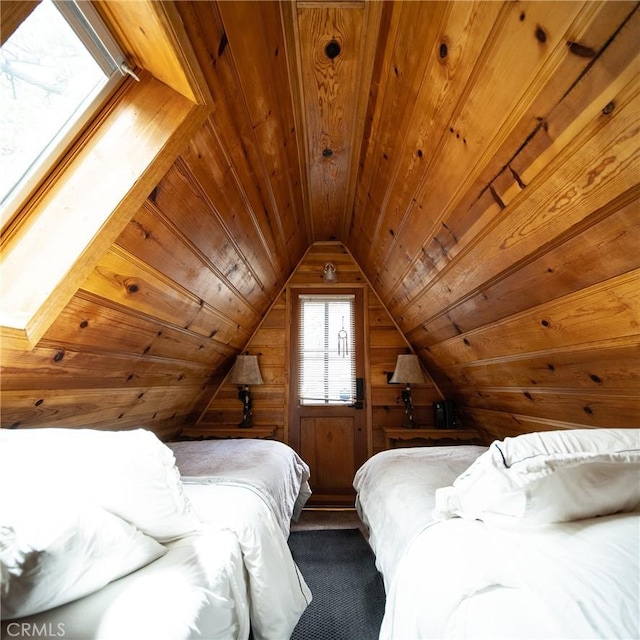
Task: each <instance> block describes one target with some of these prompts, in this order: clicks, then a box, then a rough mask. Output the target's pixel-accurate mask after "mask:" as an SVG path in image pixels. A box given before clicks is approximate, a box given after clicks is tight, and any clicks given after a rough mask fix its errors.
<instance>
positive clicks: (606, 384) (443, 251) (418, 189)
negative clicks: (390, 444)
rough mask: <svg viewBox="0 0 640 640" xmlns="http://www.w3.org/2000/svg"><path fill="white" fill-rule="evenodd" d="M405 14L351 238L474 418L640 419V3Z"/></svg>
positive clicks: (547, 423) (495, 432)
mask: <svg viewBox="0 0 640 640" xmlns="http://www.w3.org/2000/svg"><path fill="white" fill-rule="evenodd" d="M388 24H389V25H390V26H389V29H388V36H387V39H386V45H385V46H386V54H385V56H384V59H383V60H382V62H381V63H380V65H379V66H378V67H377V69H376V72H375V75H376V82H374V85H373V86H374V87H375V89H376V94H375V95H374V98H373V99H372V101H371V102H370V112H369V114H368V117H369V122H370V124H369V126H368V130H369V131H370V135H369V137H368V138H367V139H366V140H365V141H364V143H363V152H362V156H361V162H362V163H363V169H362V172H361V174H360V177H359V184H358V189H357V193H356V207H355V210H354V214H353V220H352V227H351V228H352V232H351V234H350V236H349V238H348V239H347V242H346V244H347V246H348V247H349V248H350V249H351V250H352V252H353V254H354V256H355V258H356V260H358V262H359V264H361V265H362V268H363V271H364V273H365V274H366V275H367V276H368V277H369V279H370V280H371V282H372V284H373V286H374V287H375V289H376V290H377V292H378V294H379V295H380V296H381V299H382V301H383V302H384V303H385V304H386V305H387V307H388V309H389V311H390V312H391V315H392V316H393V317H394V318H395V319H396V320H397V322H398V324H399V326H400V328H401V329H402V330H403V331H404V333H405V335H406V336H407V338H408V339H409V341H410V342H411V344H412V345H413V347H414V348H415V349H416V350H417V352H418V353H419V355H420V357H421V358H422V360H423V362H424V363H425V364H426V366H427V367H428V368H429V370H430V371H431V372H432V374H433V376H434V378H435V380H436V382H437V383H438V384H439V385H440V387H441V388H442V389H443V391H445V393H446V394H447V396H449V397H451V398H452V399H454V400H455V401H456V402H457V404H458V406H459V408H460V411H461V413H462V417H463V421H464V423H465V426H479V427H481V428H484V429H486V430H488V431H489V432H490V433H491V435H492V436H494V437H503V436H505V435H512V434H517V433H522V432H527V431H533V430H539V429H551V428H573V427H613V426H619V427H633V426H635V427H637V426H638V425H639V424H640V403H639V402H638V398H639V395H640V393H639V392H640V357H639V356H640V297H639V296H640V252H639V251H638V247H639V246H640V211H639V201H638V197H639V195H640V172H639V171H638V166H640V165H639V161H640V148H639V145H638V139H639V135H638V134H639V132H640V118H639V116H640V110H639V109H638V104H640V96H639V92H640V81H639V74H638V70H639V64H640V45H639V43H640V38H639V37H638V36H639V34H640V11H638V6H637V4H636V3H561V2H558V3H545V2H542V3H536V2H533V3H506V4H499V3H486V4H484V5H474V4H472V3H450V4H447V5H444V4H440V3H397V4H394V5H393V7H392V13H391V18H390V20H389V22H388ZM410 25H411V29H413V30H414V31H411V30H410ZM417 25H421V26H420V27H418V26H417ZM431 30H433V33H431ZM409 32H414V33H415V38H416V40H411V39H409V38H406V37H404V36H405V34H407V33H409ZM472 33H473V37H471V35H470V34H472ZM516 36H517V37H516ZM420 39H422V40H424V41H430V42H432V43H434V44H435V43H437V42H438V41H440V42H441V43H442V45H441V46H440V49H439V51H440V56H441V59H440V64H439V65H438V64H435V63H434V58H435V57H436V51H437V50H438V49H437V48H436V47H429V46H427V47H425V48H417V47H416V46H415V45H416V41H417V40H420ZM409 61H411V64H409ZM423 150H425V151H424V152H423ZM427 150H428V152H427ZM372 221H375V223H374V224H372Z"/></svg>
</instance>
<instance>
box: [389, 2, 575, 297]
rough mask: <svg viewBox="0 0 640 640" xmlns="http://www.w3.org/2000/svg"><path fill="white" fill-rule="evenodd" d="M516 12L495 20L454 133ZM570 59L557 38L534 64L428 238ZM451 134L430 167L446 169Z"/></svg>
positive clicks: (420, 190) (419, 196)
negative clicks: (541, 59) (548, 83)
mask: <svg viewBox="0 0 640 640" xmlns="http://www.w3.org/2000/svg"><path fill="white" fill-rule="evenodd" d="M583 10H584V9H583ZM516 11H518V12H519V11H521V9H520V5H518V6H516V5H509V4H505V5H504V7H503V10H502V11H501V13H500V15H499V16H498V19H497V20H496V23H495V25H494V29H493V30H492V32H491V34H490V35H489V37H488V38H487V41H486V42H485V46H484V47H483V49H482V53H481V55H480V56H479V57H478V60H477V63H476V64H475V65H474V68H473V71H472V73H471V74H470V76H469V79H468V82H467V85H466V90H465V91H464V92H463V93H462V94H461V96H460V99H459V101H458V103H457V105H456V107H455V109H454V110H453V112H452V114H451V120H450V122H451V128H453V129H454V130H456V129H457V127H456V125H455V123H456V122H458V121H460V120H461V119H462V118H463V117H464V113H465V112H466V111H468V109H469V100H470V99H471V96H472V95H473V94H475V93H477V91H478V89H477V87H478V86H479V84H478V83H479V81H480V79H482V77H483V73H486V70H487V68H488V60H489V59H490V58H491V57H492V55H494V53H495V51H496V50H498V49H499V47H500V46H501V44H502V43H503V42H509V40H507V39H505V38H504V37H502V36H503V33H504V31H505V30H506V29H508V28H509V25H510V22H509V18H511V17H512V16H513V14H514V13H515V12H516ZM545 46H547V45H545ZM567 55H569V54H568V51H567V47H566V44H565V41H564V39H563V38H561V37H557V38H556V43H555V46H554V47H553V49H552V50H551V51H549V52H548V53H547V54H546V55H545V57H544V61H543V62H538V61H536V62H535V67H536V68H537V73H535V75H534V76H533V77H531V78H530V79H529V78H528V84H527V85H526V86H523V87H522V89H521V91H520V94H519V95H518V96H517V97H514V98H513V100H512V102H511V108H510V109H505V110H504V115H502V117H501V121H500V122H499V123H498V122H495V124H494V126H493V131H494V134H493V135H492V137H491V140H490V142H489V141H487V144H485V145H483V146H482V147H481V152H480V154H479V156H478V157H477V159H476V160H475V161H474V163H473V165H472V166H470V167H469V168H468V170H467V171H466V172H465V174H464V178H463V179H462V180H461V181H460V182H459V183H457V187H456V188H455V190H454V192H452V193H451V195H450V196H449V200H448V203H447V204H446V205H445V206H443V207H442V208H441V209H440V210H439V213H438V214H436V217H435V219H434V222H433V225H432V227H431V229H430V230H429V232H428V233H426V232H425V236H426V237H428V238H431V237H433V236H434V235H435V233H434V230H435V229H437V228H438V227H439V226H440V225H441V223H442V222H443V221H444V220H446V219H447V217H448V216H449V215H450V213H451V211H453V210H454V209H455V206H456V204H457V203H458V201H459V200H461V199H462V198H463V196H464V194H465V193H466V192H467V191H468V189H469V188H471V187H472V186H473V184H474V182H475V180H476V179H477V177H478V176H479V175H480V174H481V173H482V169H483V167H484V166H486V164H487V163H488V162H489V161H490V160H491V159H492V158H493V157H494V156H495V153H496V151H497V149H499V148H501V146H502V145H503V144H504V142H505V140H506V139H507V137H508V135H509V134H510V133H511V131H512V129H513V128H514V126H515V125H516V123H517V122H518V121H519V120H520V119H521V118H522V116H523V115H524V114H525V113H526V111H527V109H528V107H529V105H530V103H531V101H532V100H533V99H534V97H535V95H536V94H537V93H538V92H539V91H540V90H541V88H544V86H545V83H546V80H547V79H548V78H549V77H551V76H552V75H553V71H554V70H555V69H556V68H557V66H558V65H559V64H560V62H561V61H562V59H563V58H564V57H565V56H567ZM543 70H546V73H545V74H543V73H542V72H543ZM541 78H544V80H545V82H542V81H541ZM448 134H449V130H446V129H443V130H442V132H441V135H440V137H439V140H438V144H437V146H436V149H437V151H436V153H434V154H432V158H431V163H430V166H431V167H433V166H444V165H445V164H446V163H445V162H443V157H442V156H443V154H444V152H445V149H446V147H447V143H448V142H449V141H450V140H451V139H452V138H451V136H450V135H448ZM430 181H433V178H432V176H431V173H430V172H425V174H424V175H423V177H422V179H421V181H420V183H419V184H418V186H417V188H416V191H415V193H414V196H413V198H412V199H411V200H410V204H409V208H408V210H407V211H406V212H405V215H404V217H403V220H405V221H406V220H407V218H408V217H409V215H410V214H411V211H412V210H414V209H415V207H416V206H417V203H418V202H423V201H424V195H425V193H428V192H429V190H430V189H433V184H430ZM401 234H402V229H398V230H397V232H396V234H395V236H394V239H393V240H394V246H397V244H398V241H399V238H400V236H401ZM421 255H422V248H421V249H420V250H419V251H418V252H417V253H415V254H414V257H413V259H411V260H410V261H409V265H408V266H407V268H406V269H405V273H406V272H408V271H409V270H410V269H411V266H412V265H413V264H414V262H415V261H416V260H418V259H419V258H420V256H421ZM388 262H389V254H387V256H386V263H388ZM388 271H389V270H388V269H387V272H388ZM404 275H405V274H404V273H403V274H401V275H400V277H397V278H396V286H395V287H394V288H393V289H391V290H390V292H389V294H388V296H385V300H386V301H387V302H388V298H389V297H391V296H392V295H393V294H394V293H395V291H396V290H397V287H398V286H399V283H401V282H402V281H403V279H404V278H403V277H402V276H404Z"/></svg>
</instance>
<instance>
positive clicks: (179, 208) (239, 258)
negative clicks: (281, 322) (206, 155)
mask: <svg viewBox="0 0 640 640" xmlns="http://www.w3.org/2000/svg"><path fill="white" fill-rule="evenodd" d="M185 164H186V166H184V165H185ZM175 179H177V180H180V181H181V182H182V183H183V185H184V187H185V188H187V189H189V192H188V193H190V194H191V196H192V198H193V200H194V201H195V202H188V201H183V199H184V198H185V197H186V195H188V193H187V194H185V193H184V192H182V191H179V190H178V189H179V188H180V185H176V184H175V182H174V180H175ZM196 181H197V185H196V184H194V182H196ZM230 191H231V189H230ZM165 192H168V193H169V195H166V193H165ZM235 193H236V194H237V193H238V192H237V191H235ZM152 196H153V197H149V198H148V199H147V201H146V203H148V205H149V206H147V204H145V205H144V210H145V211H150V206H151V205H153V206H155V207H156V208H158V209H159V210H160V211H162V212H163V213H164V214H165V217H166V218H167V219H173V218H174V217H175V218H176V222H175V225H176V226H179V227H180V230H181V232H182V233H183V235H184V236H185V237H186V238H187V239H188V241H189V242H191V243H192V244H193V245H194V246H195V247H196V248H198V249H199V250H200V251H201V252H202V253H203V254H204V255H206V256H207V258H208V260H209V262H212V263H216V264H219V266H218V270H219V271H221V272H222V273H225V274H228V275H226V277H227V278H229V279H230V282H232V281H231V278H234V279H238V280H239V285H238V286H242V287H244V288H246V289H247V291H248V295H252V296H253V297H254V298H260V297H261V296H264V297H266V296H267V295H268V294H267V290H268V289H270V288H271V286H273V283H274V282H277V281H278V279H279V278H278V277H277V276H276V273H275V271H274V270H273V267H272V265H270V260H269V255H268V254H267V253H266V252H265V253H264V254H262V253H260V246H261V245H254V244H253V243H252V242H251V238H250V237H249V236H248V235H247V234H245V233H242V230H243V229H245V228H246V226H245V225H244V224H243V223H242V221H240V220H238V218H237V216H236V215H235V211H234V208H233V207H232V206H229V207H227V208H226V210H227V211H230V212H231V211H234V215H230V216H229V218H231V220H233V224H234V225H235V226H234V228H233V229H232V228H231V227H230V226H229V225H228V224H227V223H226V222H225V221H224V219H223V216H222V215H221V214H220V213H219V212H220V210H221V209H223V208H224V205H225V204H227V203H223V204H222V205H221V204H220V203H217V204H214V202H213V200H212V199H211V198H210V197H209V194H208V190H207V189H206V188H205V187H204V185H203V184H202V182H201V181H200V180H198V177H197V176H196V175H195V174H194V173H193V171H192V169H191V165H189V164H188V163H186V160H184V157H181V159H180V161H179V162H176V164H174V166H173V167H172V169H171V170H170V171H169V172H167V174H165V177H164V178H163V181H162V182H161V183H160V185H159V186H158V190H156V191H155V192H154V194H152ZM138 215H140V214H138ZM218 240H222V241H221V242H219V241H218ZM263 248H264V247H263ZM270 267H271V268H270ZM258 270H260V271H261V273H262V277H261V276H260V274H259V273H258ZM243 280H244V283H245V284H243ZM243 290H244V289H243ZM254 306H255V305H254Z"/></svg>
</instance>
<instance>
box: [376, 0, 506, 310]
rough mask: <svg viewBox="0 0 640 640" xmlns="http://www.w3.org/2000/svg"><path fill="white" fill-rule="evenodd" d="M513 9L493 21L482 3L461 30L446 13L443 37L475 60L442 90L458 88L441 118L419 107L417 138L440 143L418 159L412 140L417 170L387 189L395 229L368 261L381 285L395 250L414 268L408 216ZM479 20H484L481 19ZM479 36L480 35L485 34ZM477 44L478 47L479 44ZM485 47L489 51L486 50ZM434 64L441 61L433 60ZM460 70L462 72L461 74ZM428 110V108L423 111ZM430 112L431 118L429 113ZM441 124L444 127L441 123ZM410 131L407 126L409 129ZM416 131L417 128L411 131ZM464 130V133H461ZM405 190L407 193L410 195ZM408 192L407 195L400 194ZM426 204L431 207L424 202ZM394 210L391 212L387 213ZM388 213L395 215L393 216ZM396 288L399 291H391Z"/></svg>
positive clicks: (434, 222) (432, 230)
mask: <svg viewBox="0 0 640 640" xmlns="http://www.w3.org/2000/svg"><path fill="white" fill-rule="evenodd" d="M455 6H456V7H469V6H471V5H469V4H467V3H462V4H456V5H455ZM496 6H498V5H497V3H492V4H491V5H489V7H490V8H491V9H492V10H494V11H495V9H494V7H496ZM507 11H508V9H505V5H503V6H502V7H501V8H500V11H499V12H498V13H497V15H496V17H495V19H493V20H492V23H491V25H489V24H487V21H488V20H489V19H490V18H491V17H492V15H493V14H491V13H489V12H488V11H487V8H486V7H485V6H482V5H478V7H477V9H476V12H473V13H472V12H470V13H469V14H468V16H469V17H468V18H467V20H466V21H465V23H464V25H463V27H461V28H458V29H456V28H455V26H454V25H452V24H451V22H452V20H453V19H455V18H456V13H455V12H454V13H452V14H449V15H448V16H447V18H448V22H447V23H446V24H445V25H444V27H445V28H444V29H442V41H444V42H448V50H449V52H451V51H455V50H456V49H457V48H460V47H462V48H463V49H464V50H465V51H467V50H468V51H469V53H468V54H465V55H464V57H465V59H471V60H473V61H474V64H473V65H471V67H470V70H469V73H468V76H466V77H463V79H462V80H461V81H459V86H458V88H456V86H457V85H456V83H455V82H454V81H452V82H450V87H451V89H450V91H449V92H446V93H445V92H444V90H442V91H440V92H439V93H441V94H443V97H441V98H440V100H441V101H444V97H448V93H451V92H452V91H455V92H457V93H456V94H455V95H454V96H453V98H451V99H448V100H447V101H448V102H450V103H451V107H450V108H449V110H448V111H446V110H444V109H442V108H441V107H438V106H437V105H434V109H433V112H434V113H437V117H431V115H430V114H431V111H429V112H428V113H420V110H418V111H417V113H418V114H420V117H419V120H418V122H417V123H416V124H415V126H414V128H415V132H416V133H417V136H416V137H417V138H418V139H420V138H422V139H425V140H426V139H429V138H431V137H433V138H434V139H435V142H434V143H433V145H432V146H431V147H429V149H428V151H427V153H426V154H424V152H423V156H422V158H421V159H420V161H416V159H415V155H414V151H415V144H412V145H409V146H410V148H411V153H410V154H405V155H404V156H403V157H402V158H401V160H402V162H404V163H405V164H407V162H408V160H407V159H409V158H410V164H408V169H410V170H411V171H412V176H415V178H413V177H412V179H411V180H409V179H408V178H407V176H406V175H405V177H404V180H403V181H401V185H402V186H401V189H402V194H398V193H395V191H397V186H396V185H394V187H393V188H390V189H389V190H388V191H387V196H386V198H387V199H386V201H385V203H384V209H385V215H386V217H387V219H386V220H385V222H386V226H388V227H389V229H391V230H393V234H391V233H389V234H384V233H381V234H380V236H379V241H378V246H382V252H380V253H381V255H380V257H379V260H378V262H377V263H375V262H372V263H370V265H369V268H370V269H371V270H372V271H373V272H376V271H377V272H378V274H379V275H378V278H377V279H376V284H380V282H381V279H380V274H381V273H382V271H380V269H383V270H384V271H385V272H386V271H388V270H389V262H390V256H391V255H392V254H393V253H394V252H395V253H397V252H401V253H402V254H403V255H406V256H407V260H408V263H409V267H408V268H409V270H410V269H411V265H413V264H414V260H411V256H410V254H408V253H407V252H406V250H405V249H404V247H403V246H402V241H401V239H402V237H403V236H404V235H405V234H406V233H409V235H410V236H411V237H413V234H412V232H411V231H410V230H409V231H407V230H406V225H407V221H408V220H409V218H410V217H411V214H412V213H413V212H414V211H416V207H419V208H420V209H422V203H423V202H424V201H425V192H426V187H425V183H426V182H427V181H428V179H429V175H430V173H431V171H432V170H433V169H434V168H437V166H438V163H439V162H440V157H439V153H441V152H442V150H443V148H444V147H445V145H446V144H447V141H448V139H449V138H450V136H451V132H452V127H451V123H452V122H454V121H456V120H458V119H459V118H460V117H461V116H460V114H461V109H462V107H461V105H463V104H464V102H465V101H466V99H467V98H468V96H469V95H470V94H471V93H472V91H473V87H474V86H475V85H476V84H477V82H476V79H477V77H478V75H479V72H478V69H483V67H484V65H485V55H486V57H487V59H488V58H489V56H490V53H491V52H490V51H488V47H487V45H486V43H487V42H493V43H494V45H495V43H496V42H497V40H498V37H497V36H496V35H495V34H496V29H498V28H502V27H503V26H504V22H505V21H506V18H507V17H508V13H507ZM479 21H480V22H479ZM458 31H460V34H461V35H460V36H457V35H456V34H457V32H458ZM471 33H473V36H474V38H473V39H471V38H470V37H469V36H470V35H471ZM485 33H486V35H484V36H483V37H482V40H480V36H479V34H485ZM462 37H465V40H464V42H463V41H462ZM474 47H475V49H474ZM485 51H487V53H486V54H485ZM451 58H452V56H451V55H449V54H447V56H446V64H447V69H449V68H450V67H449V65H450V64H451V62H450V60H451ZM462 62H463V60H462V57H460V58H459V59H458V62H457V64H456V66H455V68H452V69H450V71H449V77H451V78H453V79H454V80H455V75H456V73H455V72H456V71H457V70H459V69H461V68H463V65H462ZM431 66H432V67H434V68H435V69H437V68H438V67H437V66H434V65H431ZM458 75H460V73H458ZM429 84H430V83H427V84H426V85H425V86H427V87H429ZM430 91H431V92H432V93H434V94H437V93H438V92H436V91H434V90H430ZM423 111H425V112H426V110H423ZM427 116H429V118H427ZM440 125H442V126H440ZM409 132H410V130H408V133H409ZM411 133H413V132H411ZM458 135H459V134H458ZM463 142H464V144H466V139H465V138H463ZM422 163H424V164H425V165H426V166H425V167H424V169H423V170H422V172H421V174H420V173H418V171H417V170H415V171H414V168H415V167H417V166H419V165H420V164H422ZM396 166H397V167H398V172H399V173H398V175H402V173H401V167H400V162H398V163H397V165H396ZM405 194H406V195H405ZM392 195H393V201H391V196H392ZM401 195H402V196H404V197H401ZM425 208H426V207H425ZM429 209H434V207H433V206H432V205H430V206H429ZM387 211H390V213H387ZM418 215H421V220H424V216H425V214H424V211H423V212H422V214H418ZM444 217H445V212H444V210H442V212H441V214H440V218H442V219H440V218H439V217H438V216H437V215H436V216H435V217H434V218H433V219H430V220H429V221H428V224H429V230H428V231H427V230H425V231H424V232H423V235H424V236H425V237H428V238H431V237H432V236H434V235H436V229H439V228H440V225H441V224H444ZM389 218H391V219H390V220H389ZM417 255H421V252H418V254H417ZM392 291H393V293H395V290H392ZM392 297H393V294H392V296H391V297H390V298H389V299H388V300H387V304H389V301H390V300H391V299H392Z"/></svg>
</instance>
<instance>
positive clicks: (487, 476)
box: [435, 429, 640, 525]
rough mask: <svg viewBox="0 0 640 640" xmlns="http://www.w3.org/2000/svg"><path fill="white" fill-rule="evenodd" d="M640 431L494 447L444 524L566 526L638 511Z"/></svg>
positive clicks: (549, 437)
mask: <svg viewBox="0 0 640 640" xmlns="http://www.w3.org/2000/svg"><path fill="white" fill-rule="evenodd" d="M639 478H640V429H572V430H566V431H545V432H540V433H529V434H525V435H521V436H517V437H515V438H505V439H504V441H495V442H493V443H492V444H491V446H490V447H489V449H488V450H487V451H486V452H485V453H483V454H482V455H481V456H480V457H479V458H478V459H477V460H476V461H475V462H474V463H473V464H472V465H471V466H470V467H469V468H468V469H467V470H466V471H465V472H464V473H462V474H461V475H460V476H459V477H458V478H457V479H456V480H455V481H454V483H453V486H451V487H444V488H442V489H438V490H437V491H436V507H435V516H436V518H438V519H441V520H443V519H447V518H452V517H456V516H459V517H463V518H468V519H475V520H484V521H486V522H495V523H499V524H511V525H513V524H540V523H549V522H567V521H571V520H580V519H582V518H591V517H595V516H601V515H607V514H611V513H617V512H619V511H634V510H637V509H638V508H639V507H640V482H639Z"/></svg>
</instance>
